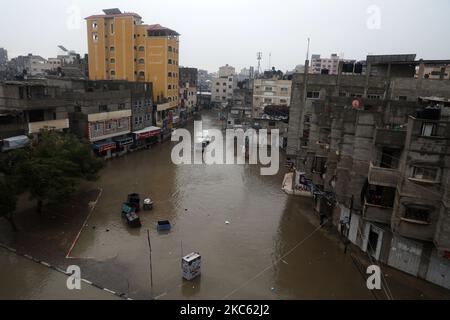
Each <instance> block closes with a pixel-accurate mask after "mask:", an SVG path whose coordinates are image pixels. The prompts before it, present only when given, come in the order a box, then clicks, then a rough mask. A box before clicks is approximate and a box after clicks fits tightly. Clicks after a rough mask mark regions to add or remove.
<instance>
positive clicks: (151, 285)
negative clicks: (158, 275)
mask: <svg viewBox="0 0 450 320" xmlns="http://www.w3.org/2000/svg"><path fill="white" fill-rule="evenodd" d="M147 238H148V248H149V250H150V254H149V258H150V287H151V292H152V295H153V264H152V243H151V241H150V230H147Z"/></svg>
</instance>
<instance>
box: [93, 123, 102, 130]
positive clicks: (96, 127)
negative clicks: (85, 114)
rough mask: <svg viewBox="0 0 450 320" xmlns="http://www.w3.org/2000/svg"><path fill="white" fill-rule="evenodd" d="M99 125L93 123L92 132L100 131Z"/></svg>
mask: <svg viewBox="0 0 450 320" xmlns="http://www.w3.org/2000/svg"><path fill="white" fill-rule="evenodd" d="M100 129H101V127H100V123H94V131H100Z"/></svg>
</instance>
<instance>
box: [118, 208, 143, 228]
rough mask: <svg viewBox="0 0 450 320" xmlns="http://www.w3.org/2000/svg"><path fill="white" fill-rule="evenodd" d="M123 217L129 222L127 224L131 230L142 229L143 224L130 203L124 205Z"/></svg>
mask: <svg viewBox="0 0 450 320" xmlns="http://www.w3.org/2000/svg"><path fill="white" fill-rule="evenodd" d="M122 217H123V218H125V219H126V220H127V224H128V225H129V226H130V227H131V228H141V227H142V223H141V219H140V218H139V216H138V215H137V214H136V210H135V208H134V207H132V206H131V205H130V204H129V203H124V204H123V205H122Z"/></svg>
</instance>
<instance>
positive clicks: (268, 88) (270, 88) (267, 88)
mask: <svg viewBox="0 0 450 320" xmlns="http://www.w3.org/2000/svg"><path fill="white" fill-rule="evenodd" d="M272 90H273V88H272V87H266V89H265V91H272Z"/></svg>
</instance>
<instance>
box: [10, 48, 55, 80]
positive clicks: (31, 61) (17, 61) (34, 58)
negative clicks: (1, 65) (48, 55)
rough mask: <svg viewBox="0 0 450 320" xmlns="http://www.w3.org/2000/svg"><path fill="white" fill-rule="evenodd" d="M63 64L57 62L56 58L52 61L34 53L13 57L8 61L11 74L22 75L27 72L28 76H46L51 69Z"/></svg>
mask: <svg viewBox="0 0 450 320" xmlns="http://www.w3.org/2000/svg"><path fill="white" fill-rule="evenodd" d="M60 66H61V63H60V62H58V63H55V60H54V59H52V60H51V61H49V60H47V59H45V58H43V57H41V56H38V55H33V54H31V53H30V54H28V55H26V56H18V57H16V58H13V59H11V61H9V63H8V69H9V70H10V73H11V74H14V75H21V74H26V75H28V76H32V77H35V76H44V75H46V74H47V73H48V72H49V71H53V70H56V69H57V68H58V67H60Z"/></svg>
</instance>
